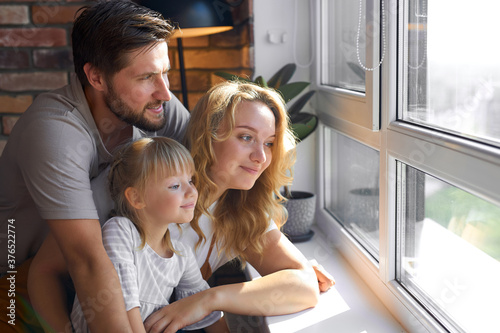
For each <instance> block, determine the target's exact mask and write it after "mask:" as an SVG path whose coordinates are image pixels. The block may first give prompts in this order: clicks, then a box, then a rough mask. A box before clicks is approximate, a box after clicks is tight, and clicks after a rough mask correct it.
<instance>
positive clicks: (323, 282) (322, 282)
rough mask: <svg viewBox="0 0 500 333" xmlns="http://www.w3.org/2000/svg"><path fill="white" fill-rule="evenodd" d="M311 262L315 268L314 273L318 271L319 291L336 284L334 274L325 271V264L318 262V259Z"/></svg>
mask: <svg viewBox="0 0 500 333" xmlns="http://www.w3.org/2000/svg"><path fill="white" fill-rule="evenodd" d="M311 264H312V267H313V269H314V273H316V277H317V278H318V286H319V291H321V292H324V291H327V290H328V289H330V288H331V287H332V286H333V285H334V284H335V279H334V278H333V276H331V275H330V273H328V272H327V271H325V269H324V268H323V266H321V265H320V264H318V262H317V261H316V260H311Z"/></svg>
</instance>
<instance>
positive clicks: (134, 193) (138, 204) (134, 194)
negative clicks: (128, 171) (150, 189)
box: [125, 187, 146, 209]
mask: <svg viewBox="0 0 500 333" xmlns="http://www.w3.org/2000/svg"><path fill="white" fill-rule="evenodd" d="M125 198H127V201H128V203H129V204H130V205H131V206H132V207H134V208H135V209H143V208H144V207H146V204H145V203H144V201H143V200H142V195H140V193H139V191H138V190H137V189H136V188H135V187H127V189H126V190H125Z"/></svg>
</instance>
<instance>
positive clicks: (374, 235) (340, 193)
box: [325, 128, 379, 260]
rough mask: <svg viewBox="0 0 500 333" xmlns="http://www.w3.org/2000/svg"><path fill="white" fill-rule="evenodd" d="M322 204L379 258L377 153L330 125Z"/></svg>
mask: <svg viewBox="0 0 500 333" xmlns="http://www.w3.org/2000/svg"><path fill="white" fill-rule="evenodd" d="M325 133H326V138H325V142H326V143H327V144H326V146H327V148H326V149H327V150H328V151H327V153H326V154H325V156H326V167H325V179H326V189H325V199H326V202H325V207H326V209H327V210H328V211H329V212H330V213H331V214H332V215H334V216H335V217H336V218H337V220H339V222H340V223H341V224H342V225H343V226H344V227H345V228H346V229H347V230H348V231H349V232H350V233H351V234H352V235H353V236H354V237H355V238H356V239H357V240H358V241H359V242H360V243H361V245H363V246H364V247H365V248H366V249H367V250H368V251H369V252H370V254H371V255H372V256H373V257H374V258H375V259H377V260H378V257H379V255H378V253H379V219H378V216H379V152H378V151H376V150H374V149H372V148H370V147H367V146H365V145H363V144H361V143H359V142H357V141H355V140H352V139H350V138H348V137H346V136H344V135H342V134H340V133H338V132H336V131H334V130H332V129H330V128H327V129H326V130H325Z"/></svg>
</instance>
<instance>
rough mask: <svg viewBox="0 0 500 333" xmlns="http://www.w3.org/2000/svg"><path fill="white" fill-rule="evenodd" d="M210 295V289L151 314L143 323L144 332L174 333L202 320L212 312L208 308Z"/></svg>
mask: <svg viewBox="0 0 500 333" xmlns="http://www.w3.org/2000/svg"><path fill="white" fill-rule="evenodd" d="M211 293H212V289H207V290H204V291H201V292H199V293H197V294H194V295H191V296H189V297H186V298H183V299H180V300H178V301H175V302H173V303H172V304H170V305H167V306H165V307H163V308H162V309H160V310H158V311H156V312H154V313H152V314H151V315H150V316H149V317H148V318H147V319H146V320H145V321H144V327H145V328H146V332H148V333H157V332H164V333H175V332H177V331H178V330H180V329H182V328H184V327H186V326H189V325H191V324H194V323H196V322H198V321H200V320H202V319H203V318H205V317H206V316H208V315H209V314H210V313H211V312H212V311H213V310H211V308H210V307H209V304H210V300H209V299H210V294H211Z"/></svg>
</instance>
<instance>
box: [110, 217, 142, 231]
mask: <svg viewBox="0 0 500 333" xmlns="http://www.w3.org/2000/svg"><path fill="white" fill-rule="evenodd" d="M107 232H120V233H126V234H131V235H135V234H139V232H138V231H137V228H136V227H135V226H134V223H132V221H130V220H129V219H128V218H126V217H124V216H113V217H112V218H110V219H109V220H107V221H106V223H104V225H103V226H102V233H103V234H104V233H107Z"/></svg>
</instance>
